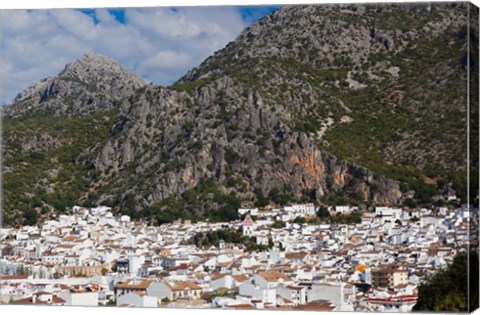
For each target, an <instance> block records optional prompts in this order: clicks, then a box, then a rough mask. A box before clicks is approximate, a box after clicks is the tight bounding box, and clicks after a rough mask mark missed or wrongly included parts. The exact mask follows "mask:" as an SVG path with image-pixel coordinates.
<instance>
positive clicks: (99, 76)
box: [5, 52, 148, 117]
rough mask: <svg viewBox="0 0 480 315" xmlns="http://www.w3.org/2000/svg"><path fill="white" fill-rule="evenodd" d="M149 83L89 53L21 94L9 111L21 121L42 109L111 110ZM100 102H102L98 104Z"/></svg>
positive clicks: (8, 108)
mask: <svg viewBox="0 0 480 315" xmlns="http://www.w3.org/2000/svg"><path fill="white" fill-rule="evenodd" d="M147 84H148V83H147V82H146V81H145V80H144V79H142V78H141V77H140V76H138V75H137V74H134V73H132V72H130V71H128V70H127V69H125V68H123V67H122V66H121V65H120V63H119V62H118V61H116V60H114V59H112V58H109V57H106V56H103V55H100V54H97V53H93V52H87V53H85V54H84V55H83V56H82V57H81V58H79V59H77V60H75V61H73V62H71V63H69V64H67V65H66V66H65V68H64V69H63V70H62V71H61V72H60V73H59V74H58V75H56V76H52V77H48V78H45V79H42V80H40V81H38V82H36V83H34V84H32V85H31V86H29V87H28V88H27V89H25V90H24V91H22V92H20V93H18V94H17V96H16V97H15V99H14V103H13V104H12V105H9V106H7V107H6V109H5V110H6V115H7V116H8V117H19V116H21V115H22V114H23V113H24V112H26V111H27V110H29V109H31V108H32V107H39V106H42V107H43V108H45V109H49V110H53V112H54V113H55V115H61V114H65V113H69V114H79V113H81V114H85V113H91V112H96V111H98V110H103V109H106V108H110V107H112V106H113V105H114V101H115V100H119V99H121V98H123V97H126V96H129V95H131V94H132V93H133V92H134V91H135V90H137V89H138V88H141V87H143V86H146V85H147ZM98 98H100V99H101V100H102V101H101V102H97V101H96V100H97V99H98Z"/></svg>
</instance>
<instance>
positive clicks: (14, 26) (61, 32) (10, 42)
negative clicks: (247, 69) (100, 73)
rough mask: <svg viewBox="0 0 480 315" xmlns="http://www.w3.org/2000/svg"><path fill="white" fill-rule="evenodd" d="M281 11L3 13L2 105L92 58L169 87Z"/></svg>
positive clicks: (265, 8) (172, 9)
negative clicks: (95, 56) (71, 64)
mask: <svg viewBox="0 0 480 315" xmlns="http://www.w3.org/2000/svg"><path fill="white" fill-rule="evenodd" d="M278 7H279V6H216V7H157V8H127V9H119V8H115V9H105V8H95V9H52V10H46V9H36V10H2V11H1V12H0V14H1V17H0V20H1V28H0V31H1V37H0V58H1V59H0V60H1V62H0V74H1V78H0V104H1V105H4V104H8V103H10V102H11V101H12V100H13V98H14V97H15V96H16V95H17V93H18V92H20V91H22V90H24V89H25V88H26V87H28V86H29V85H31V84H32V83H35V82H37V81H39V80H41V79H43V78H46V77H49V76H53V75H56V74H57V73H59V72H60V71H61V70H62V69H63V68H64V67H65V65H66V64H67V63H69V62H72V61H74V60H76V59H78V58H80V57H81V56H82V55H84V54H85V53H86V52H96V53H99V54H102V55H105V56H108V57H111V58H113V59H115V60H118V61H119V62H120V63H121V64H122V65H123V66H124V67H125V68H127V69H128V70H130V71H133V72H135V73H137V74H139V75H140V76H141V77H143V78H144V79H146V80H147V81H151V82H154V83H156V84H160V85H164V86H166V85H169V84H172V83H173V82H175V81H176V80H177V79H179V78H180V77H181V76H182V75H184V74H185V73H186V72H187V71H188V70H190V69H191V68H193V67H195V66H197V65H199V64H200V63H201V62H202V61H203V60H204V59H206V58H207V57H208V56H210V55H211V54H213V53H214V52H215V51H217V50H219V49H221V48H223V47H224V46H225V45H226V44H227V43H228V42H230V41H232V40H234V39H235V38H236V37H237V36H238V34H239V33H240V32H241V31H242V29H243V28H244V27H246V26H248V25H250V24H252V23H254V22H255V21H256V20H257V19H259V18H260V17H262V16H265V15H267V14H268V13H270V12H272V11H274V10H275V9H277V8H278Z"/></svg>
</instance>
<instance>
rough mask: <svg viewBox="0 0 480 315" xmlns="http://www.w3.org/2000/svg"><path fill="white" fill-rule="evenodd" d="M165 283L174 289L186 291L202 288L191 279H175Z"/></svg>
mask: <svg viewBox="0 0 480 315" xmlns="http://www.w3.org/2000/svg"><path fill="white" fill-rule="evenodd" d="M165 285H166V286H167V287H169V288H170V290H172V291H184V290H188V289H191V290H201V289H202V288H200V287H199V286H198V284H196V283H194V282H191V281H174V282H166V283H165Z"/></svg>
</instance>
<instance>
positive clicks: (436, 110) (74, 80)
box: [3, 3, 478, 225]
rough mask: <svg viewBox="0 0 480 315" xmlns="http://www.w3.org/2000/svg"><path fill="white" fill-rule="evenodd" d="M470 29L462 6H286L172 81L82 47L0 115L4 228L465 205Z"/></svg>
mask: <svg viewBox="0 0 480 315" xmlns="http://www.w3.org/2000/svg"><path fill="white" fill-rule="evenodd" d="M468 23H469V22H468V4H466V3H432V4H427V3H418V4H381V5H380V4H378V5H375V4H369V5H358V4H355V5H307V6H300V5H299V6H285V7H282V8H280V9H278V10H277V11H275V12H273V13H271V14H270V15H268V16H266V17H264V18H262V19H260V20H258V21H257V22H256V23H255V24H253V25H251V26H249V27H247V28H246V29H245V30H244V31H243V32H242V33H241V34H240V35H239V36H238V38H237V39H236V40H234V41H232V42H231V43H229V44H228V45H227V46H226V47H225V48H224V49H222V50H220V51H218V52H216V53H215V54H213V55H212V56H211V57H209V58H207V59H206V60H205V61H204V62H203V63H202V64H200V65H199V66H198V67H197V68H194V69H192V70H191V71H190V72H188V73H187V74H186V75H185V76H184V77H183V78H181V79H180V80H179V81H178V82H177V83H175V84H173V85H172V86H169V87H161V86H157V85H154V84H148V83H147V82H145V81H143V80H142V79H140V78H139V77H138V76H136V75H134V74H132V73H129V72H128V71H126V70H125V69H123V68H122V67H121V66H120V65H119V64H118V63H117V62H115V61H113V60H111V59H109V58H107V57H104V56H100V55H97V54H93V53H88V54H86V55H85V56H84V57H82V58H80V59H79V60H77V61H74V62H72V63H71V64H69V65H67V66H66V67H65V70H63V71H62V72H61V73H60V74H59V75H57V76H54V77H50V78H47V79H45V80H42V81H41V82H38V83H36V84H34V85H32V86H31V87H29V88H28V89H27V90H25V91H23V92H21V93H19V95H18V96H17V98H16V99H15V101H14V103H12V104H10V105H8V106H6V107H5V109H4V115H5V121H4V134H3V137H4V169H3V174H4V210H5V211H4V217H3V220H4V222H5V223H6V224H7V225H20V224H34V223H35V222H37V221H38V220H40V219H45V218H49V217H52V216H54V215H56V214H58V213H62V212H63V211H65V209H67V208H68V207H71V206H73V205H75V204H79V205H84V206H94V205H99V204H104V205H109V206H112V207H113V208H114V209H115V210H116V211H118V212H121V213H127V214H129V215H131V216H132V218H134V219H141V218H144V219H146V220H149V221H150V222H152V223H155V224H160V223H164V222H171V221H173V220H176V219H179V218H180V219H193V220H199V219H205V218H209V219H210V220H212V221H224V220H233V219H236V218H237V213H236V209H237V208H238V207H240V206H241V205H242V204H248V205H252V206H257V207H265V206H267V205H268V204H269V203H273V204H277V205H285V204H288V203H292V202H306V201H308V202H315V203H328V204H338V205H340V204H355V205H359V206H362V207H367V208H368V207H371V206H373V205H374V204H377V205H403V204H405V205H407V206H409V207H414V206H417V205H430V204H434V203H435V204H437V205H438V204H442V203H443V202H444V200H446V198H447V197H448V196H451V195H456V196H458V197H459V198H461V201H462V202H465V201H466V200H467V137H466V135H467V114H466V113H467V73H468V72H467V67H468V65H470V73H472V72H474V71H477V73H478V60H477V59H475V60H477V61H475V60H473V59H472V58H476V57H475V56H473V55H472V57H471V58H470V59H472V62H467V61H466V60H469V59H468V58H467V57H468V51H469V50H468V43H469V40H471V41H472V42H473V41H474V37H475V36H477V37H476V38H478V34H472V33H470V37H471V38H470V39H469V38H468V35H469V33H468V32H467V30H468ZM472 36H473V37H472ZM477 84H478V82H477ZM470 118H471V125H472V126H478V106H477V107H472V106H471V107H470ZM470 140H471V143H477V144H478V133H473V134H471V137H470ZM475 140H476V141H475ZM476 160H477V161H478V155H477V159H476ZM476 165H477V167H478V163H477V164H476ZM470 192H471V200H474V199H475V197H476V191H475V190H474V189H473V190H472V189H471V190H470Z"/></svg>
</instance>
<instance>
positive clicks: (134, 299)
mask: <svg viewBox="0 0 480 315" xmlns="http://www.w3.org/2000/svg"><path fill="white" fill-rule="evenodd" d="M117 306H135V307H157V306H158V300H157V298H156V297H155V296H148V295H145V294H141V293H128V294H125V295H122V296H120V297H119V298H118V299H117Z"/></svg>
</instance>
